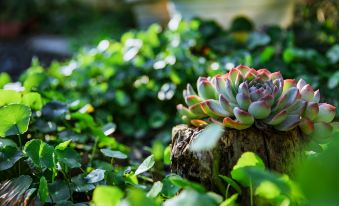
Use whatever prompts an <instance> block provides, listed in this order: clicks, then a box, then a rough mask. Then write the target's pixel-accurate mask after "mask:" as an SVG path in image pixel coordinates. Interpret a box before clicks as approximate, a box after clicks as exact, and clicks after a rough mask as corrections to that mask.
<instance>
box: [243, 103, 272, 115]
mask: <svg viewBox="0 0 339 206" xmlns="http://www.w3.org/2000/svg"><path fill="white" fill-rule="evenodd" d="M248 111H249V113H251V114H252V115H253V116H254V118H256V119H265V118H266V117H268V115H270V113H271V107H270V106H269V105H268V104H266V102H264V101H256V102H252V103H251V105H250V106H249V108H248Z"/></svg>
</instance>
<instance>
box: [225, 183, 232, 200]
mask: <svg viewBox="0 0 339 206" xmlns="http://www.w3.org/2000/svg"><path fill="white" fill-rule="evenodd" d="M230 186H231V185H230V184H227V187H226V194H225V200H226V199H227V198H228V191H229V189H230Z"/></svg>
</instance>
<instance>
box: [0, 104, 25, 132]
mask: <svg viewBox="0 0 339 206" xmlns="http://www.w3.org/2000/svg"><path fill="white" fill-rule="evenodd" d="M30 117H31V109H30V108H29V107H27V106H25V105H22V104H11V105H7V106H3V107H0V120H1V121H0V137H6V136H11V135H17V134H23V133H25V132H26V131H27V129H28V124H29V121H30Z"/></svg>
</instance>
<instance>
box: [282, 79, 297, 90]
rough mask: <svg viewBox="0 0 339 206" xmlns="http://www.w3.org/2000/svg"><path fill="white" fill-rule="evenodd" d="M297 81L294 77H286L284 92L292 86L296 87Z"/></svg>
mask: <svg viewBox="0 0 339 206" xmlns="http://www.w3.org/2000/svg"><path fill="white" fill-rule="evenodd" d="M295 86H296V82H295V80H294V79H285V80H284V86H283V93H285V92H287V91H288V90H289V89H290V88H291V87H295Z"/></svg>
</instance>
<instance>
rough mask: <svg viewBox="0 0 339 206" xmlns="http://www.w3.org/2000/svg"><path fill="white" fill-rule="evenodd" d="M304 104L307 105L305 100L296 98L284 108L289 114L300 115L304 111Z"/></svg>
mask: <svg viewBox="0 0 339 206" xmlns="http://www.w3.org/2000/svg"><path fill="white" fill-rule="evenodd" d="M306 105H307V102H306V101H304V100H302V99H297V100H296V101H295V102H294V103H292V104H291V105H290V106H288V107H287V108H286V109H287V112H288V113H289V114H297V115H300V116H301V115H302V114H303V113H304V111H305V108H306Z"/></svg>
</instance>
